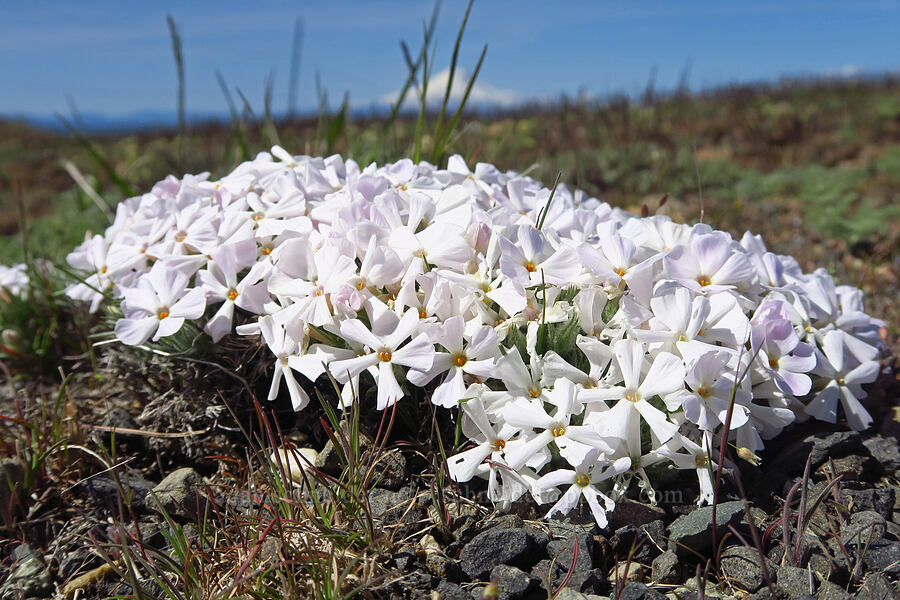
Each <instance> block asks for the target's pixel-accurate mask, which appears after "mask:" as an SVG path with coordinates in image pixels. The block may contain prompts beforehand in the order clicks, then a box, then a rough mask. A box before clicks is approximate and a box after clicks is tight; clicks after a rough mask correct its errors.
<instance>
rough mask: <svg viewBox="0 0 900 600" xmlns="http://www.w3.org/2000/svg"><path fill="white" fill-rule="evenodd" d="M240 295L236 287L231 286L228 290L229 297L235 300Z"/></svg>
mask: <svg viewBox="0 0 900 600" xmlns="http://www.w3.org/2000/svg"><path fill="white" fill-rule="evenodd" d="M237 297H238V292H237V290H236V289H234V288H231V289H230V290H228V299H229V300H231V301H232V302H234V300H235V299H236V298H237Z"/></svg>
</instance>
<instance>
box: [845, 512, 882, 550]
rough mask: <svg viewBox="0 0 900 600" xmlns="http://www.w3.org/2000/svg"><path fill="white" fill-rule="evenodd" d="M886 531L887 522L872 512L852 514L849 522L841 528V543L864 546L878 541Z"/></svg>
mask: <svg viewBox="0 0 900 600" xmlns="http://www.w3.org/2000/svg"><path fill="white" fill-rule="evenodd" d="M885 531H887V522H886V521H885V520H884V517H882V516H881V515H880V514H878V513H877V512H875V511H874V510H864V511H861V512H858V513H853V514H852V515H851V516H850V522H849V523H845V524H843V525H842V526H841V542H842V543H844V544H845V545H846V544H857V543H862V544H866V543H868V542H870V541H875V540H880V539H881V538H882V537H884V534H885Z"/></svg>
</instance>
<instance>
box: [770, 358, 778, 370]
mask: <svg viewBox="0 0 900 600" xmlns="http://www.w3.org/2000/svg"><path fill="white" fill-rule="evenodd" d="M769 366H770V367H772V368H773V369H777V368H778V359H777V358H770V359H769Z"/></svg>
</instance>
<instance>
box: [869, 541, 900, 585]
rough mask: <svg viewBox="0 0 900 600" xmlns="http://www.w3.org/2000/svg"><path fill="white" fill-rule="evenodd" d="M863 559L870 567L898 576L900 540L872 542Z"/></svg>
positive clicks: (899, 573) (899, 572)
mask: <svg viewBox="0 0 900 600" xmlns="http://www.w3.org/2000/svg"><path fill="white" fill-rule="evenodd" d="M863 560H864V561H865V563H866V567H868V568H869V569H871V570H873V571H878V572H882V573H885V574H886V575H892V576H895V577H896V576H897V575H900V542H891V541H888V540H880V541H877V542H872V543H871V544H869V546H868V548H866V555H865V557H864V559H863Z"/></svg>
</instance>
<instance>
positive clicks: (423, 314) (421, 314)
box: [419, 308, 428, 319]
mask: <svg viewBox="0 0 900 600" xmlns="http://www.w3.org/2000/svg"><path fill="white" fill-rule="evenodd" d="M419 318H420V319H427V318H428V313H427V312H426V311H425V309H424V308H422V309H419Z"/></svg>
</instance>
